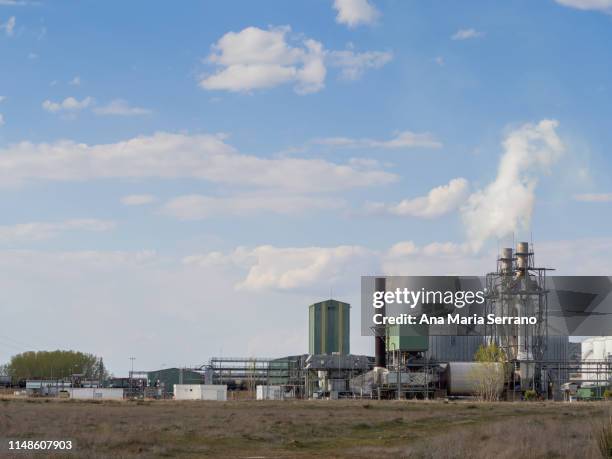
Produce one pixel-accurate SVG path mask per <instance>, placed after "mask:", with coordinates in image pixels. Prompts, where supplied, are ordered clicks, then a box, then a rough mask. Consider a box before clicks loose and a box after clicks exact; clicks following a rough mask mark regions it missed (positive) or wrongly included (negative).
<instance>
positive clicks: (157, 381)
mask: <svg viewBox="0 0 612 459" xmlns="http://www.w3.org/2000/svg"><path fill="white" fill-rule="evenodd" d="M147 379H148V385H149V387H159V388H161V389H162V392H163V393H164V394H174V385H175V384H204V382H205V381H204V374H203V373H199V372H197V371H193V370H189V369H187V368H164V369H163V370H156V371H149V372H148V373H147Z"/></svg>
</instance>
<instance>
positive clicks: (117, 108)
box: [93, 99, 152, 116]
mask: <svg viewBox="0 0 612 459" xmlns="http://www.w3.org/2000/svg"><path fill="white" fill-rule="evenodd" d="M93 111H94V113H96V114H97V115H107V116H140V115H150V114H151V113H152V112H151V110H149V109H146V108H141V107H132V106H131V105H130V104H129V103H128V102H127V101H125V100H123V99H115V100H112V101H111V102H109V103H108V104H107V105H104V106H102V107H96V108H94V109H93Z"/></svg>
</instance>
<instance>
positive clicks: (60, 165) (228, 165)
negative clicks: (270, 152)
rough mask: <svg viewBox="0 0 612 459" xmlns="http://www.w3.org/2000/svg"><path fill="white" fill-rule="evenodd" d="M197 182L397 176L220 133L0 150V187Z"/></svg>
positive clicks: (342, 184) (294, 184) (354, 183)
mask: <svg viewBox="0 0 612 459" xmlns="http://www.w3.org/2000/svg"><path fill="white" fill-rule="evenodd" d="M108 178H121V179H138V178H140V179H144V178H163V179H176V178H195V179H201V180H207V181H210V182H214V183H224V184H231V185H236V186H239V187H257V188H262V189H276V190H285V191H293V192H326V191H336V190H342V189H350V188H355V187H367V186H374V185H382V184H387V183H391V182H394V181H396V180H397V176H396V175H395V174H392V173H390V172H387V171H384V170H382V169H380V168H378V167H374V166H372V167H363V166H360V167H358V166H355V165H351V164H336V163H332V162H329V161H325V160H321V159H299V158H275V159H269V158H261V157H257V156H252V155H245V154H241V153H239V152H237V151H236V150H235V149H234V148H233V147H231V146H230V145H228V144H226V143H225V142H224V141H223V139H222V138H221V137H220V136H214V135H206V134H200V135H187V134H171V133H167V132H159V133H156V134H154V135H152V136H140V137H135V138H132V139H129V140H126V141H121V142H117V143H110V144H98V145H87V144H84V143H76V142H73V141H70V140H63V141H57V142H53V143H31V142H21V143H17V144H14V145H10V146H8V147H7V148H3V149H0V185H11V184H15V183H22V182H28V181H34V180H51V181H84V180H92V179H108Z"/></svg>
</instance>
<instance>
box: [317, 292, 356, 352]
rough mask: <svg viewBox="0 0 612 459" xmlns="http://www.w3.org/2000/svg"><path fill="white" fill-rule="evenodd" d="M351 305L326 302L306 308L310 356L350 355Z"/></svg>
mask: <svg viewBox="0 0 612 459" xmlns="http://www.w3.org/2000/svg"><path fill="white" fill-rule="evenodd" d="M350 309H351V305H350V304H348V303H343V302H341V301H336V300H332V299H329V300H326V301H321V302H320V303H315V304H311V305H310V306H309V307H308V317H309V320H308V322H309V329H308V331H309V334H308V352H309V353H310V354H331V353H334V352H338V353H340V354H343V355H346V354H349V353H350V323H351V320H350Z"/></svg>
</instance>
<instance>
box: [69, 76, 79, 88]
mask: <svg viewBox="0 0 612 459" xmlns="http://www.w3.org/2000/svg"><path fill="white" fill-rule="evenodd" d="M68 84H69V85H71V86H81V77H80V76H78V75H77V76H75V77H74V78H73V79H72V80H70V81H69V82H68Z"/></svg>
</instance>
